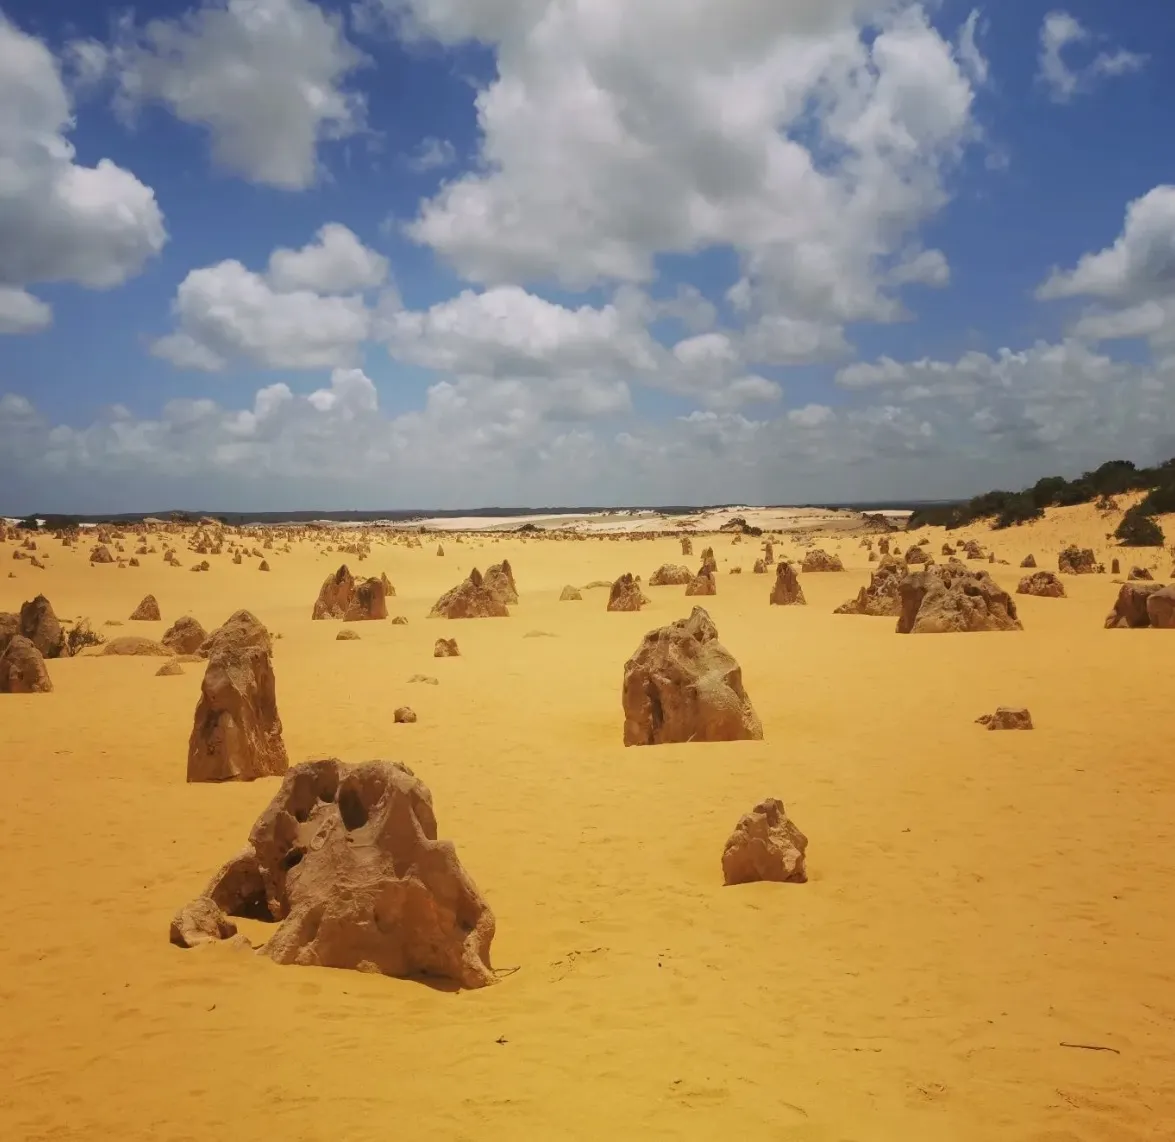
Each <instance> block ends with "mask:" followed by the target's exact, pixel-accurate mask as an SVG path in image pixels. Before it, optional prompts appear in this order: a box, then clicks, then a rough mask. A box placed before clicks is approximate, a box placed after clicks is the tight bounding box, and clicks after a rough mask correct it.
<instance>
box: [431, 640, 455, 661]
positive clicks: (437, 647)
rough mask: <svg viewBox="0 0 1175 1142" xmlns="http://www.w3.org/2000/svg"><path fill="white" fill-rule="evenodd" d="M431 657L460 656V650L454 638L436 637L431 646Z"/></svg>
mask: <svg viewBox="0 0 1175 1142" xmlns="http://www.w3.org/2000/svg"><path fill="white" fill-rule="evenodd" d="M432 656H433V658H460V657H461V651H460V649H459V648H458V646H457V640H456V639H455V638H438V639H437V641H436V642H435V643H434V644H433V648H432Z"/></svg>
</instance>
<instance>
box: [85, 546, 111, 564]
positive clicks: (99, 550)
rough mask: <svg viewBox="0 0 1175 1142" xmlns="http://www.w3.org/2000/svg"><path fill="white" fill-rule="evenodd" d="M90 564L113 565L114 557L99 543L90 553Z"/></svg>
mask: <svg viewBox="0 0 1175 1142" xmlns="http://www.w3.org/2000/svg"><path fill="white" fill-rule="evenodd" d="M90 562H91V563H113V562H114V556H113V555H111V554H110V549H109V548H108V547H107V546H106V545H105V544H103V543H99V544H98V545H97V546H96V547H95V548H94V549H93V550H92V551H91V552H90Z"/></svg>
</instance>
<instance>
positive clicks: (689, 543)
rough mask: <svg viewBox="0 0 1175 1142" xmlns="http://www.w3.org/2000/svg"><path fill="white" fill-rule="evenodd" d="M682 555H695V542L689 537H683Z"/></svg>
mask: <svg viewBox="0 0 1175 1142" xmlns="http://www.w3.org/2000/svg"><path fill="white" fill-rule="evenodd" d="M681 553H682V555H693V553H694V541H693V540H692V539H690V537H689V536H688V535H683V536H682V537H681Z"/></svg>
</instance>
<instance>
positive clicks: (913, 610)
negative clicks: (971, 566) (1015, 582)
mask: <svg viewBox="0 0 1175 1142" xmlns="http://www.w3.org/2000/svg"><path fill="white" fill-rule="evenodd" d="M898 590H899V592H900V595H901V601H902V611H901V614H900V615H899V616H898V623H897V632H898V634H945V633H952V632H967V631H1012V630H1022V629H1023V627H1022V625H1021V623H1020V619H1019V617H1018V616H1017V614H1016V602H1015V600H1014V599H1013V598H1012V597H1011V595H1009V594H1008V593H1007V591H1005V590H1004V589H1003V588H1002V587H1001V586H1000V585H999V584H998V583H996V581H995V580H994V579H993V578H992V577H991V576H990V575H989V574H988V573H987V572H986V571H971V570H968V569H967V568H966V567H964V566H961V565H958V564H953V563H948V564H946V565H945V566H935V567H930V568H928V569H927V570H925V571H919V572H917V573H916V574H913V575H907V576H906V578H905V579H903V580H902V582H901V584H900V586H899V588H898Z"/></svg>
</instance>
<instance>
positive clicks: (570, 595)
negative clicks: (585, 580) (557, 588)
mask: <svg viewBox="0 0 1175 1142" xmlns="http://www.w3.org/2000/svg"><path fill="white" fill-rule="evenodd" d="M582 599H583V595H581V594H580V593H579V588H578V587H572V586H571V585H570V584H568V585H567V586H566V587H564V588H563V590H562V591H561V592H560V593H559V602H561V603H578V602H580V601H582Z"/></svg>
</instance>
